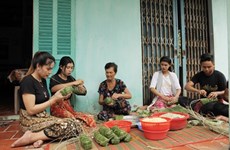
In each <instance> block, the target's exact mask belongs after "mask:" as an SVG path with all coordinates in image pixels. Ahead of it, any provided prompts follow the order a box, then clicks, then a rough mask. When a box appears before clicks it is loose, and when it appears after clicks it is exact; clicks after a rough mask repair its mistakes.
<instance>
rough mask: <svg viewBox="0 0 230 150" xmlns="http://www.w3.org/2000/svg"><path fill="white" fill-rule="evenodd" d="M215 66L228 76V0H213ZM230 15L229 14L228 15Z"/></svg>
mask: <svg viewBox="0 0 230 150" xmlns="http://www.w3.org/2000/svg"><path fill="white" fill-rule="evenodd" d="M212 11H213V14H212V15H213V32H214V56H215V67H216V69H217V70H219V71H221V72H222V73H224V75H225V77H226V79H229V78H228V32H227V31H228V28H227V0H212ZM228 17H229V15H228Z"/></svg>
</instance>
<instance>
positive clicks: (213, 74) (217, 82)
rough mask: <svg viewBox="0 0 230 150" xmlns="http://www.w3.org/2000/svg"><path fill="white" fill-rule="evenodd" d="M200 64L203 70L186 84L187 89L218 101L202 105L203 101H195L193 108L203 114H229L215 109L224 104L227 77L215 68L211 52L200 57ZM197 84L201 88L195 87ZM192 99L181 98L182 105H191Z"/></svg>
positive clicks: (202, 96)
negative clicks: (223, 97)
mask: <svg viewBox="0 0 230 150" xmlns="http://www.w3.org/2000/svg"><path fill="white" fill-rule="evenodd" d="M200 64H201V68H202V71H200V72H198V73H197V74H195V75H194V76H193V77H192V79H191V80H190V81H189V82H188V83H187V84H186V85H185V89H186V90H187V91H190V92H194V93H197V94H199V95H200V97H201V98H210V99H214V98H217V99H218V101H211V102H208V103H207V104H204V105H202V104H201V102H197V103H193V105H192V108H193V109H194V110H195V111H197V112H199V113H201V114H210V115H215V116H216V115H224V116H226V115H228V113H227V114H226V113H223V112H221V111H220V110H216V109H214V106H215V105H217V104H221V105H222V95H223V94H224V90H225V89H226V79H225V76H224V75H223V73H221V72H220V71H217V70H215V65H214V61H213V56H212V55H210V54H203V55H201V57H200ZM196 84H200V89H197V88H195V87H194V86H195V85H196ZM191 102H192V101H189V102H188V101H186V99H180V100H179V103H180V104H181V105H182V106H185V105H190V104H191ZM227 107H228V106H227Z"/></svg>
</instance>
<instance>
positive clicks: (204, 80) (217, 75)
mask: <svg viewBox="0 0 230 150" xmlns="http://www.w3.org/2000/svg"><path fill="white" fill-rule="evenodd" d="M191 81H192V82H193V83H194V84H197V83H199V84H200V89H203V90H205V91H206V92H207V95H208V94H209V93H211V92H215V91H223V90H225V88H226V78H225V76H224V74H223V73H221V72H219V71H217V70H214V72H213V74H212V75H211V76H206V75H205V74H204V72H203V71H201V72H199V73H197V74H195V75H194V76H193V77H192V79H191Z"/></svg>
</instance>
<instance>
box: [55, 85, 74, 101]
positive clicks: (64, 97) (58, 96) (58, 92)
mask: <svg viewBox="0 0 230 150" xmlns="http://www.w3.org/2000/svg"><path fill="white" fill-rule="evenodd" d="M63 89H64V88H62V89H60V90H58V91H57V92H56V93H55V94H54V95H53V96H52V97H53V98H54V99H55V103H56V102H58V101H60V100H64V99H68V98H69V97H70V96H71V94H72V93H69V94H67V95H66V96H63V95H62V94H61V90H63Z"/></svg>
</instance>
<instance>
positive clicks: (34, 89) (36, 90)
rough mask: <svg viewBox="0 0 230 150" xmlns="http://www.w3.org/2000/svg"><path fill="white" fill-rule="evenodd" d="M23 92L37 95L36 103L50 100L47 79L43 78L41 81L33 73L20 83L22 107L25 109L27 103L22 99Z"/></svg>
mask: <svg viewBox="0 0 230 150" xmlns="http://www.w3.org/2000/svg"><path fill="white" fill-rule="evenodd" d="M23 94H33V95H35V104H41V103H44V102H45V101H47V100H49V97H50V95H49V91H48V89H47V83H46V80H45V79H42V82H39V81H38V80H36V79H35V78H34V77H33V76H32V75H28V76H26V77H24V78H23V79H22V81H21V83H20V89H19V95H20V108H22V109H25V105H24V103H23V100H22V95H23Z"/></svg>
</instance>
